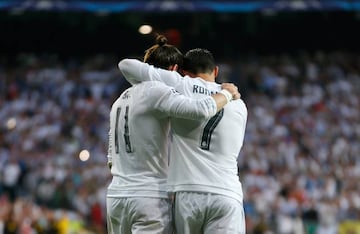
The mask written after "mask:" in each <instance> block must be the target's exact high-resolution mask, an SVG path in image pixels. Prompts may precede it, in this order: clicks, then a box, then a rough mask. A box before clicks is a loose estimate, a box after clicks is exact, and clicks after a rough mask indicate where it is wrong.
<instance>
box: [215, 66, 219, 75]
mask: <svg viewBox="0 0 360 234" xmlns="http://www.w3.org/2000/svg"><path fill="white" fill-rule="evenodd" d="M218 74H219V66H215V68H214V76H215V77H217V76H218Z"/></svg>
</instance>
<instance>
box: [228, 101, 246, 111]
mask: <svg viewBox="0 0 360 234" xmlns="http://www.w3.org/2000/svg"><path fill="white" fill-rule="evenodd" d="M231 104H232V105H233V106H234V108H236V109H237V110H239V111H241V112H245V113H247V106H246V104H245V102H244V100H242V99H241V98H240V99H237V100H233V101H231Z"/></svg>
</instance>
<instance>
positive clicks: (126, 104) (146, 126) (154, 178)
mask: <svg viewBox="0 0 360 234" xmlns="http://www.w3.org/2000/svg"><path fill="white" fill-rule="evenodd" d="M216 109H217V108H216V102H215V100H214V99H213V98H212V97H207V98H204V99H201V100H199V99H193V98H189V97H185V96H184V95H180V94H179V93H178V92H176V91H175V90H174V88H172V87H169V86H167V85H165V84H164V83H161V82H158V81H149V82H143V83H141V84H136V85H134V86H133V87H131V88H129V89H127V90H126V91H124V92H123V93H122V94H121V96H120V97H119V98H118V99H117V100H116V101H115V102H114V103H113V105H112V107H111V111H110V131H109V151H108V159H109V161H110V162H112V168H111V173H112V175H113V180H112V182H111V184H110V185H109V187H108V194H107V195H108V197H129V196H131V197H134V196H146V197H164V198H166V197H167V191H166V178H167V175H168V146H167V142H168V134H169V129H170V122H169V117H174V116H179V117H181V118H190V119H204V118H208V117H209V116H213V115H214V114H215V113H216Z"/></svg>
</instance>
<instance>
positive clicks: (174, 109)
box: [148, 82, 217, 119]
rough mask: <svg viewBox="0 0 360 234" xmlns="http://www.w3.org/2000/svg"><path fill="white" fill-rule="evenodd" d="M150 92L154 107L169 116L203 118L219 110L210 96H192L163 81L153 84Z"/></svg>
mask: <svg viewBox="0 0 360 234" xmlns="http://www.w3.org/2000/svg"><path fill="white" fill-rule="evenodd" d="M148 92H149V97H150V96H151V97H152V99H153V102H152V105H153V106H154V108H155V109H156V110H158V111H160V112H162V113H165V114H166V115H168V116H172V117H177V118H185V119H201V118H209V117H212V116H214V115H215V114H216V112H217V107H216V102H215V100H214V98H212V97H210V96H205V97H204V98H201V99H194V98H190V97H187V96H184V95H182V94H180V93H178V92H177V91H176V90H175V89H174V88H172V87H169V86H167V85H165V84H163V83H161V82H156V84H153V85H152V86H151V87H150V88H149V89H148Z"/></svg>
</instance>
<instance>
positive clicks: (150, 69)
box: [118, 59, 183, 87]
mask: <svg viewBox="0 0 360 234" xmlns="http://www.w3.org/2000/svg"><path fill="white" fill-rule="evenodd" d="M118 67H119V69H120V71H121V72H122V74H123V75H124V77H125V79H126V80H127V81H128V82H129V83H130V84H136V83H140V82H143V81H161V82H164V83H165V84H166V85H169V86H172V87H175V86H176V85H177V84H179V82H181V81H182V79H183V77H182V76H181V75H180V74H179V73H178V72H176V71H168V70H165V69H161V68H156V67H154V66H152V65H149V64H147V63H144V62H141V61H139V60H137V59H123V60H121V61H120V62H119V64H118Z"/></svg>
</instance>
